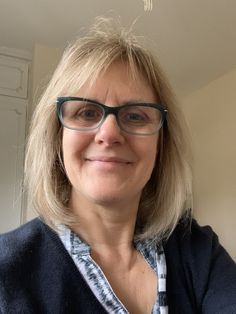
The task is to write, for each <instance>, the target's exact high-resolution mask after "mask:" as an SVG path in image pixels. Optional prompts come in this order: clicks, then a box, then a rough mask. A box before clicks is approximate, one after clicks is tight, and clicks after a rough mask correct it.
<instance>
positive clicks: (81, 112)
mask: <svg viewBox="0 0 236 314" xmlns="http://www.w3.org/2000/svg"><path fill="white" fill-rule="evenodd" d="M102 115H103V113H102V110H101V109H100V108H99V107H97V106H96V105H93V104H88V103H86V104H80V105H79V106H78V107H77V108H76V111H75V113H74V118H75V119H78V120H83V121H99V120H100V119H101V118H102Z"/></svg>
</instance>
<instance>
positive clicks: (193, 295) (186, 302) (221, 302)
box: [0, 219, 236, 314]
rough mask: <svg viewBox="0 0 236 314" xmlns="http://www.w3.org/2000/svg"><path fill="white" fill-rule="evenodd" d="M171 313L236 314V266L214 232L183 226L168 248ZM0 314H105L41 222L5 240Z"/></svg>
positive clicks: (0, 247)
mask: <svg viewBox="0 0 236 314" xmlns="http://www.w3.org/2000/svg"><path fill="white" fill-rule="evenodd" d="M164 250H165V254H166V261H167V296H168V304H169V313H170V314H172V313H174V314H175V313H176V314H191V313H207V314H208V313H209V314H210V313H212V314H213V313H214V314H217V313H218V314H235V313H236V264H235V262H234V261H233V260H232V259H231V258H230V257H229V255H228V254H227V253H226V251H225V250H224V249H223V248H222V247H221V246H220V244H219V242H218V239H217V236H216V235H215V234H214V233H213V231H212V230H211V228H210V227H200V226H199V225H198V224H197V223H196V222H195V221H193V222H192V225H191V231H190V228H189V226H188V227H186V225H185V224H184V223H179V224H178V226H177V227H176V229H175V230H174V232H173V233H172V235H171V237H170V238H169V240H168V241H167V242H166V243H165V245H164ZM0 313H1V314H5V313H7V314H11V313H14V314H15V313H24V314H28V313H34V314H35V313H40V314H42V313H43V314H47V313H48V314H49V313H50V314H54V313H57V314H60V313H61V314H64V313H68V314H73V313H82V314H83V313H84V314H86V313H89V314H93V313H96V314H100V313H106V312H105V310H104V308H103V307H102V306H101V304H100V303H99V302H98V301H97V299H96V298H95V296H94V295H93V293H92V291H91V290H90V288H89V287H88V285H87V284H86V282H85V281H84V279H83V278H82V276H81V275H80V273H79V271H78V270H77V268H76V266H75V264H74V262H73V261H72V259H71V257H70V256H69V255H68V253H67V252H66V250H65V248H64V246H63V244H62V243H61V241H60V239H59V237H58V236H57V234H56V233H55V232H54V231H52V230H51V229H50V228H49V227H48V226H46V225H45V224H44V223H43V222H42V221H40V220H39V219H35V220H33V221H31V222H29V223H27V224H26V225H24V226H22V227H20V228H18V229H17V230H15V231H12V232H9V233H7V234H5V235H2V236H0Z"/></svg>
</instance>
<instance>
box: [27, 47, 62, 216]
mask: <svg viewBox="0 0 236 314" xmlns="http://www.w3.org/2000/svg"><path fill="white" fill-rule="evenodd" d="M62 52H63V50H62V49H60V48H55V47H47V46H43V45H40V44H35V46H34V52H33V61H32V63H33V64H32V71H31V86H30V88H31V93H30V99H31V101H30V106H29V117H28V122H29V120H30V118H31V116H32V113H33V111H34V108H35V106H36V104H37V102H38V99H39V97H40V95H41V94H42V93H43V91H44V89H45V88H46V86H47V83H48V82H49V80H50V78H51V76H52V74H53V71H54V70H55V68H56V66H57V64H58V62H59V61H60V58H61V56H62ZM25 216H26V220H27V221H28V220H30V219H32V218H34V217H35V216H36V213H35V212H33V211H32V209H31V208H28V209H27V211H26V215H25Z"/></svg>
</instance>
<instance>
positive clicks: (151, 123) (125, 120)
mask: <svg viewBox="0 0 236 314" xmlns="http://www.w3.org/2000/svg"><path fill="white" fill-rule="evenodd" d="M119 123H120V127H121V128H122V129H123V130H124V131H126V132H129V133H133V134H143V135H145V134H153V133H155V132H157V131H158V130H159V129H160V128H161V126H162V115H161V112H160V111H159V110H158V109H157V108H154V107H148V106H142V105H139V106H137V105H132V106H127V107H124V108H122V109H121V110H120V111H119Z"/></svg>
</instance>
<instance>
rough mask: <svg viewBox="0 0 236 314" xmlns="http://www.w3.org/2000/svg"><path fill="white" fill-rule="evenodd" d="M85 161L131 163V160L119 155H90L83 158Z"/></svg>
mask: <svg viewBox="0 0 236 314" xmlns="http://www.w3.org/2000/svg"><path fill="white" fill-rule="evenodd" d="M85 160H86V161H89V162H95V163H101V164H117V165H119V164H131V163H132V162H131V161H129V160H127V159H124V158H120V157H106V156H92V157H88V158H85Z"/></svg>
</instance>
